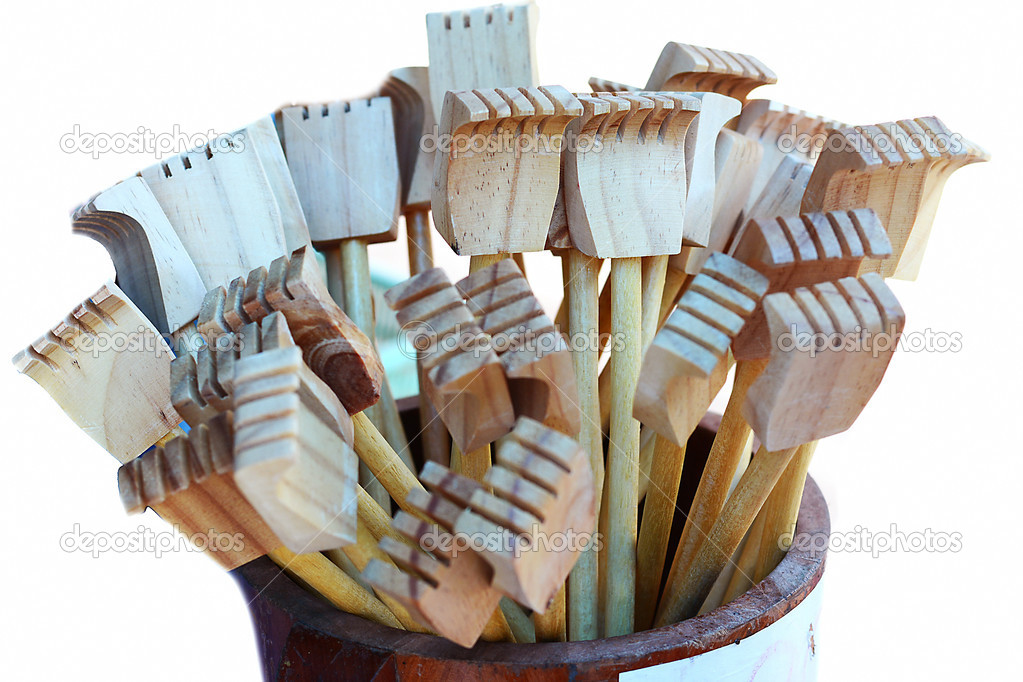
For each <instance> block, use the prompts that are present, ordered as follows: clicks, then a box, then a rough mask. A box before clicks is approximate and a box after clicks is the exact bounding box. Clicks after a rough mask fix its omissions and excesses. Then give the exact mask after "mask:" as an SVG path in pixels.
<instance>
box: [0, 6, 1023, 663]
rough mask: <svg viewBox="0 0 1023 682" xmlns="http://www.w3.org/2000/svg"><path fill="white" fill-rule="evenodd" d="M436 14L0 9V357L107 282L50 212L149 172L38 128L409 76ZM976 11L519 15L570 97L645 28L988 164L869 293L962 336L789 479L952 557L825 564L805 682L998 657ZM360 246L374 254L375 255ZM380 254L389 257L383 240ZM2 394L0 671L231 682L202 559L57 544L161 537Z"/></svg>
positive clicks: (993, 33)
mask: <svg viewBox="0 0 1023 682" xmlns="http://www.w3.org/2000/svg"><path fill="white" fill-rule="evenodd" d="M454 7H459V5H454V6H452V5H450V4H449V3H446V2H438V3H436V4H434V3H427V4H426V5H418V4H417V3H410V2H407V3H400V2H389V1H387V0H374V1H373V2H359V3H349V2H329V3H328V2H324V3H301V2H279V3H272V4H271V3H256V2H249V3H245V4H239V5H237V6H228V5H222V4H220V3H215V2H209V1H205V2H192V1H189V0H177V1H175V2H162V3H152V4H150V3H145V4H144V3H134V2H132V3H129V2H124V3H113V2H102V3H92V4H91V5H90V4H87V3H78V2H68V3H30V2H19V3H8V5H7V6H5V8H4V15H5V17H4V21H3V23H2V26H0V50H2V51H3V62H2V63H3V65H4V66H3V76H2V78H3V86H2V88H0V93H3V97H4V98H5V105H4V107H3V114H2V115H3V118H4V124H3V131H4V136H3V144H4V146H3V152H4V158H3V161H2V165H0V174H2V182H0V188H2V190H0V191H2V192H3V213H4V216H3V222H4V226H3V235H4V236H3V245H4V246H3V291H5V292H6V294H5V296H6V297H7V300H6V303H5V307H6V319H7V322H6V324H5V327H4V332H5V333H4V334H3V336H2V338H0V356H5V357H10V356H12V355H13V354H14V353H15V352H16V351H18V350H19V349H21V348H23V347H24V346H25V345H26V344H28V343H29V342H30V341H32V340H33V339H34V338H36V337H37V336H39V335H40V334H41V333H42V332H43V331H44V330H45V329H47V328H48V327H50V326H52V325H53V324H54V323H56V322H57V321H58V320H59V319H60V318H61V317H63V316H64V315H65V314H66V313H67V312H68V311H69V310H70V309H71V308H72V307H73V306H74V305H75V304H77V303H79V302H80V301H81V300H82V299H83V298H84V297H86V296H88V295H89V294H91V293H92V292H93V291H95V289H96V288H97V287H98V286H99V285H100V284H101V283H102V282H103V281H104V280H105V279H107V278H109V277H112V276H113V268H112V267H111V264H110V261H109V259H108V257H107V255H106V253H105V251H104V250H103V249H102V248H101V247H100V246H99V245H98V244H97V243H95V242H93V241H91V240H89V239H86V238H82V237H73V236H72V235H71V233H70V225H69V220H68V212H69V210H70V209H72V208H73V207H74V206H75V205H76V204H77V203H79V202H81V201H83V200H85V199H86V198H88V197H89V196H91V195H92V194H94V193H95V192H97V191H99V190H101V189H104V188H106V187H108V186H110V185H112V184H114V183H115V182H117V181H119V180H121V179H123V178H125V177H127V176H128V175H130V174H132V173H134V172H135V171H136V170H138V169H140V168H142V167H144V166H147V165H149V164H150V163H152V158H151V157H150V156H147V155H135V156H132V155H118V154H107V155H105V156H102V157H101V158H99V159H93V158H91V157H89V156H87V155H84V154H67V153H64V152H62V151H61V150H60V147H59V140H60V138H61V136H63V135H64V134H65V133H68V132H70V131H71V130H72V129H73V126H75V125H76V124H78V125H80V126H81V129H82V130H83V131H87V132H95V133H99V132H108V133H117V132H132V131H135V130H136V129H137V128H138V127H139V126H145V127H147V128H149V129H150V130H152V131H154V132H162V131H170V130H172V129H173V126H174V125H177V126H179V127H180V129H181V130H184V131H186V132H205V131H207V130H209V129H210V128H214V129H216V130H217V131H221V132H227V131H231V130H234V129H236V128H238V127H241V126H243V125H245V124H247V123H248V122H250V121H252V120H254V119H255V118H257V117H258V116H260V115H263V114H265V113H268V112H269V111H271V110H272V109H274V108H276V107H277V106H279V105H281V104H283V103H287V102H296V101H298V102H309V101H324V100H329V99H338V98H350V97H357V96H360V95H364V94H366V93H369V92H370V91H372V90H373V89H374V88H375V87H376V86H377V85H378V83H379V82H380V81H381V79H382V78H383V77H384V75H385V74H386V72H387V71H388V70H389V69H391V68H395V67H400V66H408V65H417V64H426V62H427V48H426V33H425V24H424V19H423V15H424V13H425V12H426V11H427V10H441V9H451V8H454ZM829 7H834V8H835V9H834V11H829ZM998 7H1000V8H1005V9H1004V10H1001V9H1000V10H998V11H996V10H995V9H994V4H993V3H985V2H978V1H973V2H967V3H963V2H956V3H952V2H947V3H946V2H930V3H919V2H913V3H908V2H907V3H896V2H885V3H883V4H881V5H878V4H861V5H848V6H827V5H822V4H821V3H816V2H798V3H778V2H771V3H768V2H731V3H720V2H705V3H698V2H687V3H680V2H643V1H637V2H629V3H621V2H614V3H612V2H601V1H598V0H591V1H590V2H586V3H578V2H573V3H555V2H552V1H547V2H542V3H541V17H540V29H539V36H538V53H539V60H540V74H541V80H542V82H544V83H548V84H550V83H560V84H563V85H565V86H566V87H568V88H569V89H570V90H573V91H582V90H584V89H585V88H586V78H587V77H589V76H599V77H603V78H608V79H613V80H619V81H622V82H625V83H631V84H636V85H640V86H642V85H643V84H644V83H645V81H646V77H647V75H648V73H649V71H650V69H651V67H652V66H653V63H654V61H655V60H656V58H657V55H658V54H659V52H660V50H661V47H662V46H663V45H664V43H665V42H667V41H669V40H676V41H680V42H688V43H695V44H698V45H708V46H712V47H719V48H723V49H729V50H736V51H741V52H747V53H750V54H754V55H756V56H757V57H759V58H760V59H761V60H762V61H763V62H765V63H766V64H768V65H769V66H770V67H771V68H772V69H773V70H774V71H775V72H776V73H777V74H778V75H779V78H780V80H779V84H778V85H776V86H770V87H767V88H762V89H761V90H759V91H757V93H756V94H755V96H758V97H770V98H772V99H777V100H781V101H784V102H786V103H789V104H792V105H794V106H798V107H801V108H805V109H808V110H810V111H813V112H816V113H820V114H823V115H827V116H829V117H831V118H834V119H837V120H842V121H847V122H850V123H854V124H867V123H875V122H880V121H889V120H894V119H898V118H909V117H917V116H925V115H931V114H937V115H938V116H940V117H941V118H942V119H943V120H944V121H945V123H946V124H947V125H948V126H949V127H950V128H952V130H954V131H959V132H961V133H962V134H963V135H965V136H966V137H968V138H970V139H972V140H974V141H975V142H977V143H979V144H981V145H982V146H984V147H985V148H986V149H988V150H989V151H990V152H992V154H993V155H994V161H993V162H992V163H988V164H983V165H977V166H970V167H967V168H966V169H964V170H961V171H959V172H958V173H956V174H955V175H954V176H953V177H952V178H951V180H950V181H949V183H948V186H947V188H946V191H945V196H944V198H943V200H942V205H941V208H940V210H939V212H938V217H937V220H936V222H935V225H934V232H933V238H932V239H931V243H930V247H929V249H928V253H927V258H926V262H925V264H924V267H923V271H922V273H921V275H920V277H919V279H918V280H917V281H916V282H894V283H893V284H892V287H893V289H894V290H895V292H896V293H897V295H898V296H899V298H900V300H901V301H902V304H903V306H904V307H905V309H906V311H907V314H908V326H907V332H914V331H915V332H922V331H924V330H926V329H931V330H934V331H940V332H948V333H951V332H958V333H960V334H961V335H962V350H961V351H960V352H958V353H901V354H896V357H895V359H894V361H893V362H892V365H891V368H890V370H889V372H888V376H887V378H886V380H885V382H884V384H883V385H882V386H881V388H880V390H879V391H878V392H877V394H876V396H875V397H874V399H873V402H872V403H871V404H870V405H869V406H868V407H867V409H866V410H865V411H864V413H863V415H862V417H861V418H860V420H859V422H858V423H857V424H856V425H855V426H854V427H853V429H852V430H851V431H850V432H848V433H846V434H842V435H839V436H836V437H833V438H831V439H828V440H827V441H825V442H824V443H823V444H822V445H821V446H820V448H819V449H818V451H817V452H818V454H817V458H816V459H815V461H814V463H813V466H812V473H813V475H814V476H815V477H816V478H817V480H818V481H819V482H820V484H821V485H822V487H823V488H824V490H825V493H826V495H827V499H828V501H829V503H830V505H831V514H832V524H833V527H834V529H835V530H836V531H852V530H853V529H855V527H856V526H863V527H866V528H868V529H870V530H871V531H874V532H877V531H887V530H888V529H889V526H890V524H892V523H895V524H897V525H898V528H899V530H901V531H904V532H917V531H923V530H925V529H927V528H931V529H933V530H940V531H945V532H959V533H961V534H962V538H963V548H962V551H960V552H958V553H956V554H914V553H909V552H900V553H893V554H889V555H885V556H881V557H879V558H873V557H871V556H870V555H869V554H862V553H861V554H849V553H846V554H836V555H832V556H831V557H830V558H829V568H828V571H829V574H830V579H829V581H828V583H829V584H828V590H829V592H828V594H826V595H825V600H824V616H823V625H822V627H823V628H824V629H823V631H822V633H821V637H820V638H819V640H818V644H819V648H818V651H819V652H820V655H821V656H822V660H821V671H822V675H821V679H823V680H841V679H863V678H866V677H868V676H870V677H876V678H880V679H899V678H901V677H907V678H911V679H932V680H953V679H961V678H968V679H971V678H972V679H996V678H999V677H1003V676H1004V674H1003V671H1008V670H1010V669H1012V668H1010V667H1009V666H1010V663H1011V662H1013V661H1014V660H1015V658H1016V653H1017V651H1018V648H1019V645H1018V635H1019V634H1020V632H1019V631H1020V627H1019V625H1018V623H1019V617H1018V609H1019V607H1020V603H1019V597H1018V590H1019V588H1018V587H1017V585H1018V582H1019V579H1018V571H1019V566H1020V553H1019V529H1018V527H1017V526H1015V525H1014V523H1015V520H1016V517H1017V516H1018V514H1017V509H1018V505H1019V499H1020V493H1019V490H1018V481H1019V480H1020V458H1019V456H1020V439H1019V434H1017V433H1016V432H1015V430H1014V428H1015V426H1016V424H1017V418H1018V415H1019V413H1020V410H1019V407H1020V404H1019V399H1018V384H1019V379H1020V376H1019V370H1018V362H1019V361H1018V356H1019V352H1018V348H1017V346H1016V344H1017V340H1018V338H1019V333H1020V323H1019V313H1018V310H1019V299H1018V296H1019V295H1020V292H1019V288H1018V287H1017V286H1015V285H1011V278H1012V277H1013V276H1015V275H1016V274H1017V272H1018V261H1017V255H1018V253H1019V250H1020V246H1021V239H1020V228H1021V226H1020V219H1019V216H1018V210H1019V206H1020V204H1019V200H1020V197H1021V189H1020V188H1021V183H1020V179H1021V178H1020V174H1019V163H1018V161H1017V160H1016V157H1015V154H1016V153H1017V152H1014V151H1013V149H1014V147H1015V146H1016V145H1017V144H1018V131H1017V130H1016V122H1017V118H1018V107H1017V104H1018V102H1019V95H1018V85H1017V81H1018V77H1019V73H1020V70H1021V64H1020V60H1019V58H1018V56H1017V55H1018V49H1019V36H1018V32H1017V31H1018V26H1019V16H1018V14H1016V15H1015V16H1008V15H1007V14H1005V13H1003V12H1010V11H1011V12H1018V10H1017V9H1015V6H1013V5H1009V4H1005V3H999V5H998ZM1009 7H1012V8H1013V9H1011V10H1010V9H1008V8H1009ZM437 241H439V240H437ZM440 246H443V243H441V244H440ZM443 248H444V250H445V251H446V248H447V247H443ZM440 250H441V249H440V248H438V252H440ZM383 251H384V250H383V249H377V253H376V254H375V258H376V260H375V267H386V266H385V264H384V263H383V260H382V259H383V258H384V253H383ZM401 251H403V247H402V248H401ZM390 253H391V254H392V255H393V254H398V256H395V258H394V261H395V262H398V263H400V262H401V258H400V251H393V250H392V251H391V252H390ZM450 260H452V261H456V260H457V259H455V258H454V257H452V258H451V259H450ZM529 265H530V268H529V269H530V274H531V276H533V277H534V278H536V282H537V283H538V284H537V286H538V288H540V289H542V292H543V297H544V300H545V302H546V303H547V304H548V305H549V306H553V305H556V302H557V299H558V296H559V294H558V289H557V287H558V281H559V276H560V275H559V269H558V267H557V265H556V261H554V260H553V259H550V258H549V257H547V256H545V255H543V256H537V257H533V258H531V259H530V262H529ZM457 267H460V268H462V269H464V268H465V267H466V266H465V264H464V263H458V264H457ZM549 310H551V311H552V312H553V308H549ZM0 382H2V390H3V401H4V402H3V406H4V409H3V410H0V419H2V433H3V435H4V443H5V447H4V464H5V472H4V477H3V493H2V495H0V505H2V511H0V518H2V519H3V521H2V522H3V536H2V537H3V546H4V549H5V552H4V555H5V556H4V561H3V564H2V565H3V568H2V569H0V570H2V571H3V577H4V580H3V582H2V583H0V590H2V592H0V602H2V603H3V604H4V607H3V610H4V617H3V618H2V620H0V629H2V632H0V646H2V647H3V650H2V654H0V661H2V662H3V663H2V665H3V667H4V669H5V671H6V672H7V675H5V677H7V678H8V679H30V678H50V679H60V678H71V677H74V678H76V679H109V680H128V679H138V678H140V677H142V678H150V679H183V678H185V676H189V677H188V678H192V679H214V678H219V679H227V680H246V679H256V678H257V676H258V671H257V667H256V651H255V644H254V640H253V636H252V633H251V629H250V624H249V620H248V614H247V611H246V609H245V605H244V603H243V601H242V599H241V597H240V594H239V593H238V592H237V590H236V588H235V586H234V584H233V582H232V580H231V579H230V578H229V577H228V576H226V575H224V574H222V572H221V571H220V569H218V568H217V567H216V566H215V565H214V563H213V562H212V561H209V560H207V559H205V558H203V557H200V556H198V555H194V554H184V553H181V554H177V555H173V556H164V557H163V558H161V559H156V558H154V557H153V556H151V555H127V554H107V555H104V556H102V557H100V558H98V559H93V558H92V557H90V556H87V555H85V554H81V553H77V554H68V553H65V552H63V551H61V550H60V548H59V545H58V543H59V539H60V537H61V535H63V534H64V533H65V532H67V531H69V530H71V528H72V526H73V524H76V523H77V524H80V525H81V528H82V529H83V530H90V531H108V532H116V531H131V530H133V529H135V528H136V527H137V526H138V525H139V524H140V523H142V524H146V525H148V526H150V527H152V528H154V529H155V530H164V526H163V524H162V523H161V522H160V520H159V519H157V518H156V517H155V516H154V515H153V514H152V513H151V512H149V513H147V514H146V515H145V516H143V517H131V518H128V517H126V516H125V514H124V512H123V510H122V508H121V505H120V502H119V500H118V496H117V491H116V481H115V471H116V468H117V464H116V462H115V461H114V460H113V459H112V458H111V457H110V456H109V455H106V454H105V453H104V452H103V451H102V450H101V449H100V448H99V447H98V446H97V445H95V444H94V443H93V441H91V440H90V439H89V438H87V437H86V436H85V435H84V434H83V433H81V432H79V431H78V430H77V429H76V428H75V427H74V426H73V425H72V424H71V422H70V421H69V420H68V418H67V417H66V416H65V415H64V414H63V413H61V411H60V410H59V409H58V408H57V407H56V405H55V404H54V403H53V402H52V401H51V400H50V398H49V397H48V396H47V395H46V394H45V393H44V392H43V391H42V390H41V389H40V388H39V387H38V386H36V385H35V384H34V383H33V382H32V381H31V380H29V379H28V378H25V377H21V376H18V375H17V374H16V373H15V372H14V370H13V368H11V367H8V369H6V370H0Z"/></svg>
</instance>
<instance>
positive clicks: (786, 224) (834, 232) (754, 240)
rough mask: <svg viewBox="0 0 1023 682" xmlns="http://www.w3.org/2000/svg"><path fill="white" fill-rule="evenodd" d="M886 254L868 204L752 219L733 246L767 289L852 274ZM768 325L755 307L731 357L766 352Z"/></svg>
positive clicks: (884, 239) (878, 223)
mask: <svg viewBox="0 0 1023 682" xmlns="http://www.w3.org/2000/svg"><path fill="white" fill-rule="evenodd" d="M890 254H891V245H890V244H889V243H888V237H887V236H886V235H885V233H884V226H883V225H882V224H881V221H880V220H879V219H878V217H877V214H876V213H874V211H872V210H870V209H856V210H854V211H831V212H828V213H810V214H805V215H801V216H788V217H779V218H774V219H772V220H753V221H750V222H749V223H747V224H746V227H745V229H744V230H743V231H742V232H741V234H739V235H738V237H737V241H736V243H735V244H734V246H733V249H732V255H733V256H734V257H735V258H738V259H739V260H741V261H743V262H744V263H746V264H747V265H749V266H750V267H752V268H754V269H755V270H757V271H758V272H760V273H762V274H763V275H765V276H766V277H767V278H768V280H769V281H770V288H769V292H770V293H775V292H779V291H793V290H795V289H797V288H799V287H806V286H810V285H813V284H816V283H818V282H824V281H829V280H836V279H840V278H842V277H855V276H857V275H859V274H862V273H863V272H866V271H870V270H872V269H874V268H875V267H876V266H874V265H873V264H874V263H877V262H880V261H881V260H883V259H885V258H887V257H888V256H889V255H890ZM767 330H768V327H767V320H766V318H765V317H764V310H763V308H762V307H758V308H757V310H756V312H755V313H754V314H753V316H752V317H751V319H750V322H749V324H747V325H746V328H745V329H743V331H742V334H740V335H739V338H738V339H736V342H735V348H734V353H735V357H736V359H738V360H752V359H756V358H766V357H767V356H768V355H770V352H771V349H770V336H769V334H768V331H767Z"/></svg>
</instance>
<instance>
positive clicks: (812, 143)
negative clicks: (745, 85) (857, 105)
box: [735, 99, 846, 212]
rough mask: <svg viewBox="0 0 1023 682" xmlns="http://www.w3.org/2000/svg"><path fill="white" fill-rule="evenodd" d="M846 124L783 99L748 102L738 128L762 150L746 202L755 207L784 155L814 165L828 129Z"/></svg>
mask: <svg viewBox="0 0 1023 682" xmlns="http://www.w3.org/2000/svg"><path fill="white" fill-rule="evenodd" d="M844 127H846V124H844V123H839V122H838V121H832V120H829V119H825V118H822V117H820V116H816V115H814V114H810V113H807V112H805V111H803V110H802V109H796V108H794V107H790V106H788V105H787V104H782V103H781V102H775V101H772V100H768V99H755V100H751V101H749V102H747V103H746V106H744V107H743V108H742V114H741V115H740V116H739V121H738V123H737V124H736V126H735V129H736V130H737V131H738V132H740V133H742V134H743V135H745V136H748V137H749V138H752V139H755V140H756V141H757V142H758V144H759V146H760V149H761V151H762V156H761V159H760V163H759V167H758V168H757V170H756V177H755V178H754V179H753V185H752V187H751V188H750V193H749V198H748V200H747V203H746V210H747V212H748V211H749V210H750V209H752V207H753V202H754V201H755V200H756V198H757V197H758V196H760V193H761V192H762V191H763V189H764V187H766V186H767V182H768V180H770V179H771V175H773V174H774V172H775V170H777V168H778V166H780V165H781V163H782V161H783V160H784V159H785V156H786V155H788V154H792V155H793V156H794V157H796V158H798V159H800V160H801V161H803V162H805V163H809V164H811V165H812V164H814V163H816V161H817V157H818V156H819V155H820V152H821V150H822V149H824V144H825V142H826V141H827V137H828V131H830V130H832V129H834V128H844Z"/></svg>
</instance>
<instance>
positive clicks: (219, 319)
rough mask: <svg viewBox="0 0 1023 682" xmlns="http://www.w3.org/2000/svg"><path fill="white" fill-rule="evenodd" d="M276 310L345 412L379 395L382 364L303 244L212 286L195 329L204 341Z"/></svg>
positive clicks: (307, 362) (366, 403)
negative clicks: (288, 254) (227, 286)
mask: <svg viewBox="0 0 1023 682" xmlns="http://www.w3.org/2000/svg"><path fill="white" fill-rule="evenodd" d="M274 311H279V312H281V313H283V314H284V317H285V318H286V319H287V321H288V327H289V328H290V330H291V334H292V336H294V338H295V342H296V343H297V344H298V345H299V347H301V348H302V353H303V356H304V357H305V361H306V364H307V365H309V367H310V368H311V369H312V370H313V372H315V373H316V375H317V376H318V377H320V378H321V379H323V381H324V382H325V383H326V384H327V385H328V386H329V387H330V388H331V390H333V391H334V393H336V394H337V396H338V398H339V399H340V400H341V403H342V404H343V405H344V406H345V409H346V410H347V411H348V413H349V414H355V413H356V412H361V411H362V410H364V409H365V408H367V407H369V406H370V405H372V404H374V403H376V401H377V400H378V399H379V398H380V382H381V379H382V376H383V366H382V365H381V364H380V359H379V358H378V357H377V355H376V352H375V351H374V350H373V347H372V345H371V344H370V342H369V339H368V338H367V337H366V335H365V334H363V333H362V331H360V330H359V328H358V327H356V326H355V325H354V324H352V321H351V320H350V319H348V316H347V315H345V314H344V312H342V311H341V309H340V308H338V306H337V304H336V303H334V301H333V299H331V297H330V294H329V293H328V292H327V287H326V286H325V285H324V284H323V278H322V277H321V275H320V272H319V268H318V267H317V265H316V259H315V258H314V257H313V255H312V254H311V253H310V252H308V251H307V250H306V249H305V248H302V249H298V250H297V251H295V252H294V253H293V254H291V258H290V259H288V258H287V257H281V258H278V259H276V260H275V261H273V263H271V264H270V270H269V271H267V269H266V267H259V268H256V269H255V270H253V271H251V272H250V273H248V276H247V277H245V278H242V277H238V278H236V279H235V280H234V281H232V282H231V285H230V289H228V290H225V289H224V288H223V287H218V288H216V289H213V290H211V291H210V292H209V293H208V294H207V295H206V299H205V300H204V301H203V307H202V311H201V312H200V315H199V322H198V327H199V331H200V332H202V333H203V334H205V335H206V336H207V338H209V339H215V338H216V337H218V336H219V335H221V334H225V333H229V332H232V331H237V330H239V329H241V328H242V327H243V326H244V325H246V324H248V323H250V322H258V321H260V320H262V319H263V318H264V317H266V316H267V315H269V314H270V313H271V312H274Z"/></svg>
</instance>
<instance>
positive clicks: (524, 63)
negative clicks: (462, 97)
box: [426, 2, 540, 121]
mask: <svg viewBox="0 0 1023 682" xmlns="http://www.w3.org/2000/svg"><path fill="white" fill-rule="evenodd" d="M538 20H539V11H538V9H537V7H536V5H535V4H534V3H532V2H528V3H524V4H518V5H491V6H489V7H477V8H475V9H469V10H462V11H454V12H432V13H430V14H427V15H426V36H427V43H428V45H429V50H430V100H431V101H432V102H433V115H434V118H435V119H436V120H438V121H439V120H441V118H442V117H441V109H442V108H443V105H444V94H445V93H446V92H447V91H449V90H466V89H472V88H507V87H527V88H529V87H533V86H536V85H538V84H539V82H540V80H539V76H538V70H537V62H536V25H537V21H538Z"/></svg>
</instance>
